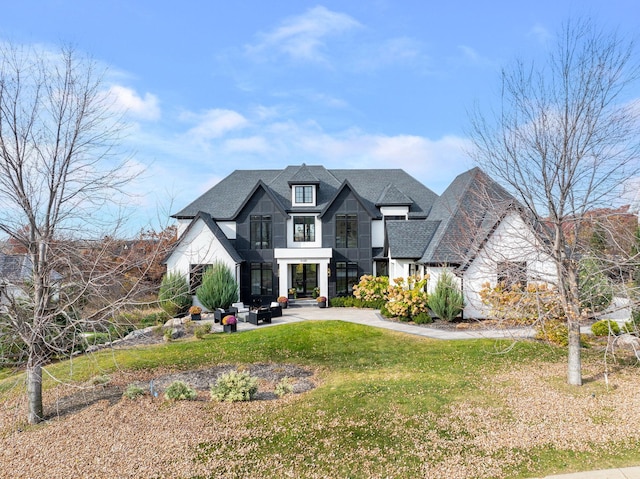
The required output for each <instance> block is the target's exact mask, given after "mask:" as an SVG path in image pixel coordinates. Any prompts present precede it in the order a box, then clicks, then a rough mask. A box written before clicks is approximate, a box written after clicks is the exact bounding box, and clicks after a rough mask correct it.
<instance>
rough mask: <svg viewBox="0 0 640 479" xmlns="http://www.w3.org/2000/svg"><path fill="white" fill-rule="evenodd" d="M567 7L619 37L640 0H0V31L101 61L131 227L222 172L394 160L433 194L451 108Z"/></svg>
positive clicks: (460, 164)
mask: <svg viewBox="0 0 640 479" xmlns="http://www.w3.org/2000/svg"><path fill="white" fill-rule="evenodd" d="M578 16H589V17H592V18H594V19H596V20H597V21H598V22H599V24H600V25H602V26H604V27H607V28H612V29H614V28H617V29H619V31H620V32H621V33H623V34H627V35H632V34H635V33H636V32H637V28H638V19H639V18H640V4H638V2H637V1H635V0H626V1H625V0H607V1H594V0H580V1H573V0H571V1H569V0H553V1H550V0H538V1H535V2H532V1H530V2H518V1H513V0H511V1H477V0H475V1H455V0H450V1H447V2H445V1H439V2H433V1H428V0H394V1H386V0H378V1H376V0H371V1H365V0H358V1H344V0H343V1H324V2H317V1H314V2H309V1H305V0H297V1H294V0H278V1H277V2H276V1H272V2H268V1H265V0H247V1H243V0H238V1H236V2H230V1H228V0H225V1H219V0H211V1H204V0H202V1H192V0H183V1H181V2H175V1H164V0H108V1H107V0H105V1H103V0H90V1H88V0H39V1H36V0H21V1H14V2H4V5H3V7H2V15H0V36H1V37H2V40H11V41H13V42H17V43H31V44H38V45H41V46H43V47H44V48H53V47H55V46H57V45H60V44H63V43H64V44H67V43H71V44H73V45H74V46H75V47H76V48H77V49H78V50H80V51H82V52H86V53H88V54H89V55H91V56H92V57H93V58H94V59H95V60H97V61H99V62H100V63H102V64H104V65H106V66H107V67H108V68H109V75H108V76H107V78H106V80H107V86H108V87H109V88H111V90H112V92H113V93H114V94H116V95H117V97H118V99H119V102H120V104H121V105H122V106H124V107H126V108H128V111H129V113H128V120H129V122H130V124H131V129H130V134H129V136H128V138H127V140H126V145H125V146H126V147H127V149H128V150H129V151H131V152H133V155H134V159H135V161H136V162H138V163H140V164H141V165H142V166H144V167H145V168H146V173H145V175H144V178H143V179H141V180H139V182H138V185H137V188H138V191H140V192H142V193H141V196H140V197H139V198H138V199H137V200H136V202H137V203H138V207H137V208H136V212H137V213H136V214H137V217H136V218H134V220H135V221H136V222H137V223H139V224H144V223H145V222H146V221H154V219H155V217H156V216H158V215H159V216H160V218H162V217H163V215H164V216H166V214H167V213H168V212H175V211H177V210H179V209H181V208H182V207H183V206H185V205H186V204H187V203H189V202H190V201H192V200H193V199H195V198H196V197H197V196H198V195H199V194H201V193H203V192H204V191H206V190H207V189H208V188H209V187H211V186H212V185H214V184H215V183H216V182H217V181H219V180H220V179H221V178H224V177H225V176H226V175H228V174H229V173H230V172H231V171H233V170H234V169H260V168H282V167H284V166H286V165H289V164H301V163H303V162H304V163H307V164H322V165H324V166H326V167H327V168H404V169H405V170H406V171H408V172H409V173H411V174H413V175H414V176H415V177H417V178H418V179H419V180H421V181H422V182H423V183H425V184H426V185H427V186H429V187H430V188H431V189H433V190H434V191H435V192H436V193H441V192H442V191H443V190H444V188H445V187H446V186H447V185H448V184H449V183H450V182H451V180H452V179H453V178H454V177H455V176H456V175H458V174H459V173H462V172H463V171H465V170H467V169H468V168H470V167H472V166H473V165H472V164H471V162H470V160H469V159H468V157H467V155H466V154H465V148H466V146H467V145H468V142H467V140H466V138H465V132H466V130H467V126H468V115H467V111H469V110H470V109H471V108H472V107H473V105H474V103H475V102H479V104H480V105H481V107H483V108H486V107H490V106H491V105H493V106H495V105H497V99H498V97H497V91H498V86H499V72H500V69H501V68H502V67H506V66H508V65H509V62H511V61H512V60H513V59H514V58H515V57H521V58H535V57H540V56H542V55H544V54H545V51H546V49H547V48H548V47H549V39H550V38H551V37H552V36H553V34H554V32H556V31H557V30H558V28H559V26H560V24H561V22H563V21H565V20H567V19H568V18H570V17H578ZM638 96H639V97H640V91H639V92H638ZM170 202H171V204H170Z"/></svg>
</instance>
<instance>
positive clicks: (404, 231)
mask: <svg viewBox="0 0 640 479" xmlns="http://www.w3.org/2000/svg"><path fill="white" fill-rule="evenodd" d="M439 225H440V221H425V220H410V221H405V220H391V221H387V238H386V242H387V248H388V254H389V256H391V257H393V258H396V259H420V258H421V257H422V255H423V254H424V250H425V248H426V247H427V245H428V244H429V242H430V241H431V238H432V237H433V235H434V234H435V232H436V230H437V229H438V226H439Z"/></svg>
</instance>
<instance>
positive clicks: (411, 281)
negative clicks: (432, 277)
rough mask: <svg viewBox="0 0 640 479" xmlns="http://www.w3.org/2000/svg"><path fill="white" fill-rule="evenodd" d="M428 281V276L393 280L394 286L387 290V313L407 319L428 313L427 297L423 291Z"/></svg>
mask: <svg viewBox="0 0 640 479" xmlns="http://www.w3.org/2000/svg"><path fill="white" fill-rule="evenodd" d="M428 280H429V277H428V276H424V277H421V276H409V277H408V278H406V279H404V278H394V280H393V283H394V284H393V285H390V286H389V287H388V288H387V300H388V303H387V305H386V309H387V311H388V312H389V313H390V314H391V315H393V316H397V317H400V318H407V319H408V318H411V317H413V316H418V315H419V314H420V313H428V300H429V296H428V295H427V293H426V292H425V291H424V287H425V285H426V284H427V281H428Z"/></svg>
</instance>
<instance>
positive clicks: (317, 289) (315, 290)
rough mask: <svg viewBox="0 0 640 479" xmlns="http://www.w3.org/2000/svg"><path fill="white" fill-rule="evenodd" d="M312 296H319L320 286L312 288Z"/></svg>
mask: <svg viewBox="0 0 640 479" xmlns="http://www.w3.org/2000/svg"><path fill="white" fill-rule="evenodd" d="M312 294H313V297H314V298H318V296H320V288H318V287H317V286H316V287H315V288H313V293H312Z"/></svg>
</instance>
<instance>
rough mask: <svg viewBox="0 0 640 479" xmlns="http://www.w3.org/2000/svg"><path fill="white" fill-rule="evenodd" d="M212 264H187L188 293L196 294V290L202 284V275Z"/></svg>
mask: <svg viewBox="0 0 640 479" xmlns="http://www.w3.org/2000/svg"><path fill="white" fill-rule="evenodd" d="M210 266H213V265H211V264H190V265H189V293H190V294H196V290H197V289H198V288H199V287H200V285H201V284H202V275H203V274H204V272H205V271H206V270H207V268H209V267H210Z"/></svg>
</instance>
